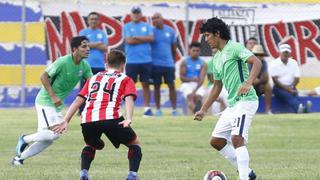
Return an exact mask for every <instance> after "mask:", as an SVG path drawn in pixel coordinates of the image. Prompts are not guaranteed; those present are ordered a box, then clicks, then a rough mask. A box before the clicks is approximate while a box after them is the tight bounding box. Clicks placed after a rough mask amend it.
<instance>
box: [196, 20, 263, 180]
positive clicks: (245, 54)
mask: <svg viewBox="0 0 320 180" xmlns="http://www.w3.org/2000/svg"><path fill="white" fill-rule="evenodd" d="M201 33H203V34H204V36H205V39H206V42H207V43H208V44H209V45H210V47H211V48H218V51H217V53H216V54H215V55H214V58H213V68H212V70H213V76H214V87H213V88H212V90H211V91H210V94H209V95H208V97H207V99H206V101H205V102H204V104H203V105H202V107H201V109H200V110H199V111H198V112H196V113H195V117H194V119H195V120H199V121H201V120H202V118H203V117H204V115H205V112H206V111H207V109H208V108H209V107H210V106H211V104H212V103H213V102H214V101H215V100H216V99H217V97H218V96H219V94H220V92H221V89H222V86H224V87H225V88H226V89H227V91H228V94H229V95H228V100H227V102H228V107H227V108H226V109H225V111H223V113H222V115H221V116H220V118H219V120H218V122H217V124H216V126H215V128H214V130H213V132H212V137H211V141H210V144H211V145H212V147H213V148H215V149H216V150H218V151H219V153H220V154H221V155H222V156H224V157H225V158H226V159H227V160H228V161H229V162H230V163H231V164H232V165H233V166H234V167H235V168H236V169H237V170H238V172H239V176H240V179H241V180H248V179H250V180H253V179H256V175H255V173H254V172H253V171H252V169H250V168H249V153H248V150H247V148H246V143H247V142H248V131H249V128H250V125H251V120H252V118H253V116H254V114H255V113H256V111H257V109H258V97H257V95H256V92H255V90H254V88H253V87H252V82H253V81H254V79H255V78H256V77H257V75H258V74H259V72H260V69H261V66H262V65H261V62H260V61H259V60H258V59H257V58H256V57H255V56H254V55H253V54H252V53H251V51H249V50H248V49H246V48H245V47H244V46H243V45H242V44H240V43H237V42H234V41H232V40H230V39H231V38H230V31H229V28H228V25H226V24H225V22H223V21H222V20H221V19H219V18H216V17H214V18H211V19H208V20H207V21H206V22H205V23H204V24H203V26H202V27H201ZM246 63H250V64H252V69H251V72H250V75H249V70H248V66H247V64H246Z"/></svg>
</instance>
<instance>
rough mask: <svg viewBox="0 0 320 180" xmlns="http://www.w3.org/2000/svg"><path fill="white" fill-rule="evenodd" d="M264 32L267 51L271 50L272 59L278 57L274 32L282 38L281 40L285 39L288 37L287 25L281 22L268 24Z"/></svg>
mask: <svg viewBox="0 0 320 180" xmlns="http://www.w3.org/2000/svg"><path fill="white" fill-rule="evenodd" d="M263 30H264V31H263V33H264V37H265V45H266V49H267V50H269V55H271V56H272V57H278V56H279V51H278V44H276V42H275V41H274V37H273V35H274V34H273V33H272V31H275V32H276V33H277V34H278V35H279V36H280V39H283V38H285V37H286V36H287V35H288V34H287V31H286V25H285V23H283V22H279V23H277V24H267V25H264V29H263Z"/></svg>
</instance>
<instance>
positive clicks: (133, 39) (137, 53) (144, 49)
mask: <svg viewBox="0 0 320 180" xmlns="http://www.w3.org/2000/svg"><path fill="white" fill-rule="evenodd" d="M131 18H132V22H129V23H127V24H126V25H124V27H123V38H124V41H125V52H126V56H127V65H126V74H127V75H128V76H129V77H131V78H132V79H133V81H134V82H137V80H138V79H137V78H138V76H139V80H140V82H141V85H142V93H143V100H144V116H152V115H153V114H152V111H151V108H150V87H149V81H150V78H151V73H152V59H151V44H150V43H151V42H153V31H152V27H151V26H150V25H149V24H147V23H145V22H142V21H141V18H142V12H141V9H140V7H137V6H135V7H133V8H132V9H131Z"/></svg>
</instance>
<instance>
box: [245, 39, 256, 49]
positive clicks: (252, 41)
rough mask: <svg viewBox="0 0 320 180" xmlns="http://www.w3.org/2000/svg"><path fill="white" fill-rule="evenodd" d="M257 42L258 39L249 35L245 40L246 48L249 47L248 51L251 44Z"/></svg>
mask: <svg viewBox="0 0 320 180" xmlns="http://www.w3.org/2000/svg"><path fill="white" fill-rule="evenodd" d="M256 44H258V40H257V38H255V37H250V38H249V39H248V40H247V41H246V48H247V49H249V50H250V51H252V49H253V46H254V45H256Z"/></svg>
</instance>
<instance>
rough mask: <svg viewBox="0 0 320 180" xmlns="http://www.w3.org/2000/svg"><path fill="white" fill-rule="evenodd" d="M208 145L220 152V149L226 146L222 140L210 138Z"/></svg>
mask: <svg viewBox="0 0 320 180" xmlns="http://www.w3.org/2000/svg"><path fill="white" fill-rule="evenodd" d="M210 145H211V146H212V147H213V148H214V149H216V150H218V151H220V150H221V149H223V147H224V146H225V145H226V140H224V139H222V138H214V137H213V138H211V140H210Z"/></svg>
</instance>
